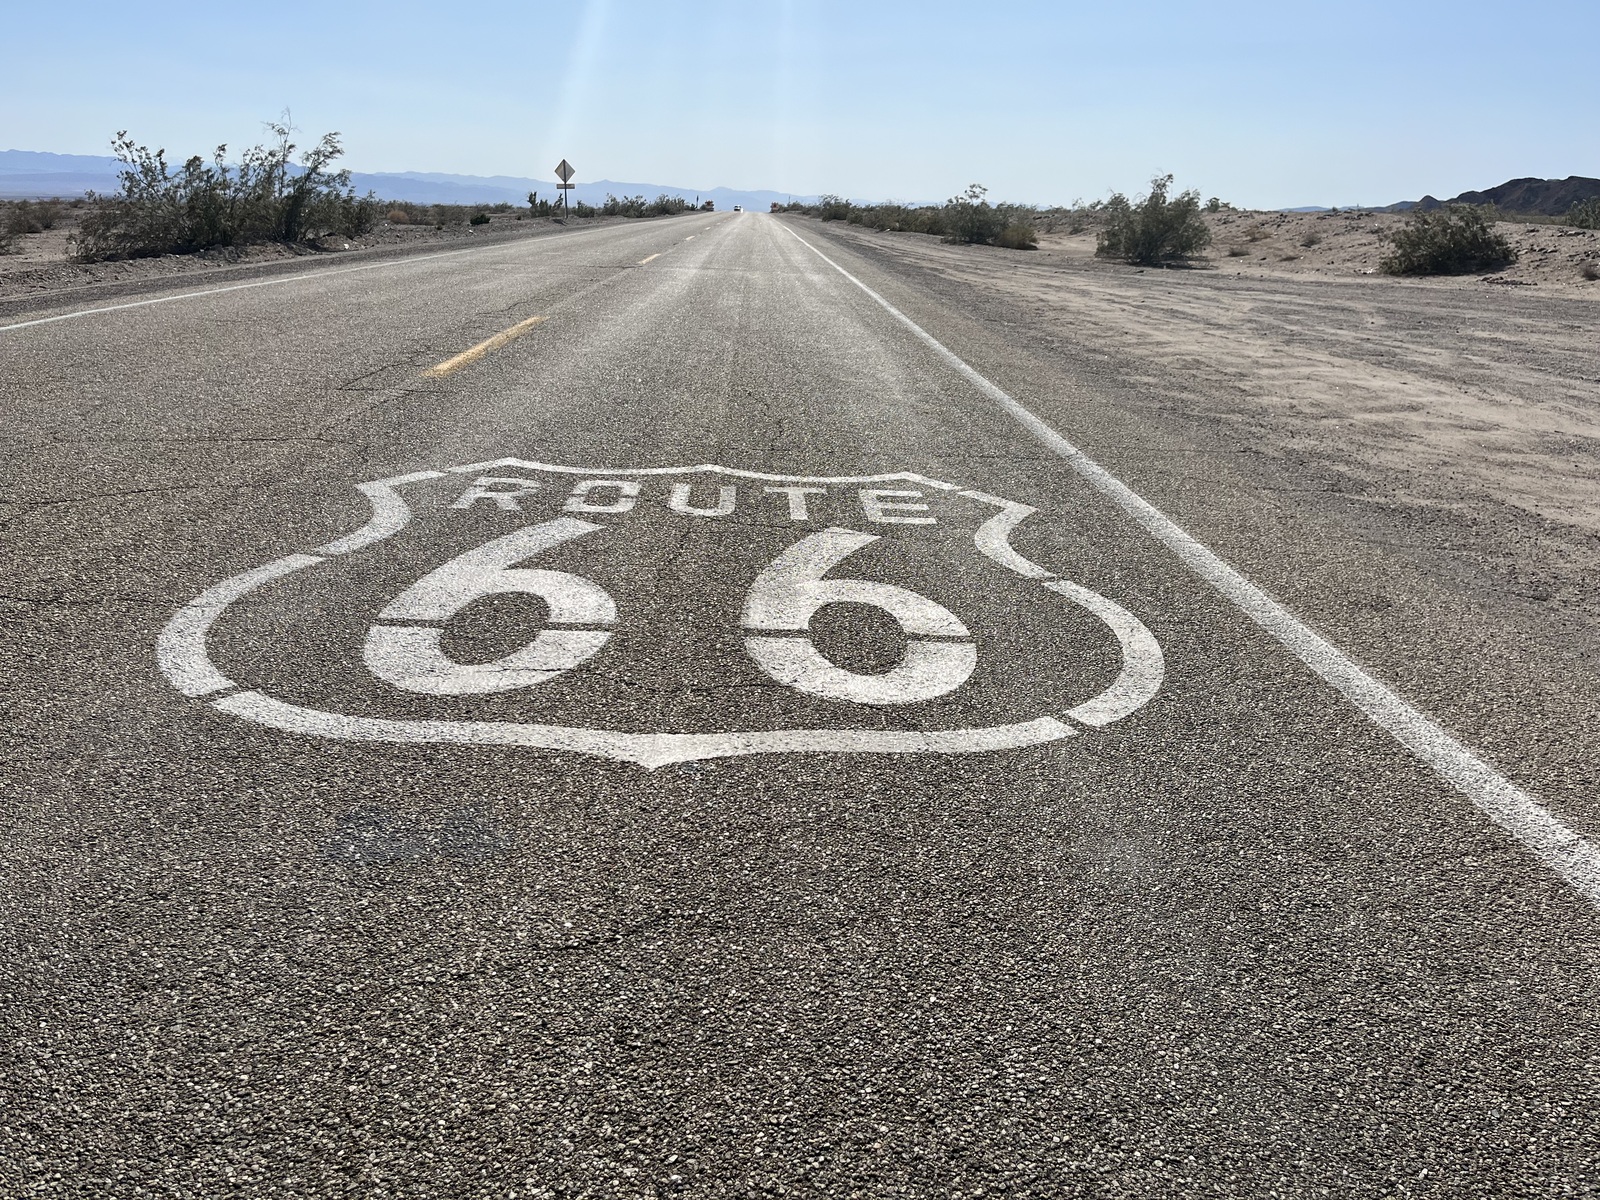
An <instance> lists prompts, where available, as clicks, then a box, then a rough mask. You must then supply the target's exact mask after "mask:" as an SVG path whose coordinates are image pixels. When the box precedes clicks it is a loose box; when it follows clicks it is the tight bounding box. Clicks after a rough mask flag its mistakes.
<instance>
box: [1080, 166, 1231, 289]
mask: <svg viewBox="0 0 1600 1200" xmlns="http://www.w3.org/2000/svg"><path fill="white" fill-rule="evenodd" d="M1171 187H1172V176H1171V175H1158V176H1157V177H1156V178H1154V179H1152V180H1151V181H1150V192H1149V194H1148V195H1146V196H1142V197H1140V198H1139V199H1138V200H1136V201H1130V200H1129V199H1128V198H1127V197H1126V196H1124V195H1123V194H1122V193H1121V192H1117V193H1114V194H1113V195H1112V197H1111V199H1110V200H1108V201H1106V225H1105V228H1104V229H1103V230H1101V232H1100V240H1099V244H1098V245H1097V246H1096V247H1095V251H1094V252H1095V254H1097V255H1098V256H1100V257H1101V258H1120V259H1122V260H1123V261H1124V262H1130V263H1134V264H1136V265H1138V266H1145V267H1153V266H1159V265H1160V264H1162V263H1168V262H1182V261H1185V260H1187V259H1189V258H1192V257H1194V256H1195V255H1196V254H1198V253H1199V252H1200V251H1202V250H1204V249H1205V248H1206V247H1207V246H1209V245H1210V244H1211V229H1210V227H1209V226H1208V225H1207V224H1206V222H1205V218H1204V217H1202V216H1201V215H1200V193H1199V192H1197V191H1195V190H1194V189H1192V188H1191V189H1190V190H1189V191H1186V192H1180V193H1179V194H1178V195H1177V196H1175V197H1173V198H1172V199H1171V200H1169V199H1167V192H1168V191H1169V190H1170V189H1171Z"/></svg>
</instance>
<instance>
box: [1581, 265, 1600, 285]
mask: <svg viewBox="0 0 1600 1200" xmlns="http://www.w3.org/2000/svg"><path fill="white" fill-rule="evenodd" d="M1578 273H1579V274H1580V275H1582V276H1583V277H1584V278H1585V279H1587V280H1588V281H1589V282H1590V283H1593V282H1594V281H1595V280H1597V279H1600V262H1586V263H1584V264H1583V266H1581V267H1579V268H1578Z"/></svg>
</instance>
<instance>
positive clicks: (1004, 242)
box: [994, 221, 1039, 250]
mask: <svg viewBox="0 0 1600 1200" xmlns="http://www.w3.org/2000/svg"><path fill="white" fill-rule="evenodd" d="M994 244H995V245H996V246H1003V247H1005V248H1006V249H1007V250H1037V249H1038V248H1039V235H1038V233H1037V232H1036V231H1035V230H1034V228H1033V225H1032V223H1031V222H1028V221H1014V222H1012V223H1010V224H1008V225H1006V226H1005V227H1004V228H1003V229H1001V230H1000V232H999V233H998V234H997V235H995V239H994Z"/></svg>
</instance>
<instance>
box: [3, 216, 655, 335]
mask: <svg viewBox="0 0 1600 1200" xmlns="http://www.w3.org/2000/svg"><path fill="white" fill-rule="evenodd" d="M84 211H85V210H83V209H75V208H71V207H63V208H62V209H61V211H60V217H59V219H58V220H57V222H56V224H55V226H54V228H51V229H47V230H45V231H44V232H43V233H36V234H28V235H25V236H23V237H19V238H18V239H17V240H16V242H15V243H14V244H13V246H12V250H11V252H10V253H9V254H0V314H7V313H12V312H17V311H25V310H26V309H27V308H29V307H30V306H40V305H43V304H49V303H55V302H59V301H77V300H92V299H99V298H104V297H107V296H118V295H126V294H135V293H139V292H147V291H156V290H160V289H161V288H166V287H171V286H173V285H179V286H182V285H186V284H193V285H197V286H200V285H204V284H211V283H226V282H229V281H231V280H234V279H240V278H250V277H253V276H257V275H263V274H271V273H274V272H276V271H281V270H306V269H310V268H314V267H315V266H317V265H321V264H335V263H337V264H348V263H351V262H358V261H366V260H372V259H380V258H389V257H394V256H398V255H406V254H423V253H428V252H431V251H439V250H456V249H465V248H468V247H472V246H484V245H497V244H501V243H504V242H510V241H520V240H525V239H527V238H536V237H547V236H550V235H552V234H557V233H561V232H563V231H566V230H571V229H579V228H590V227H593V226H597V225H612V224H616V223H618V222H619V221H625V220H627V219H628V218H625V217H588V218H579V217H569V218H565V219H564V220H561V221H557V220H552V219H549V218H531V217H527V218H523V219H521V220H519V219H518V217H517V214H515V213H490V214H488V216H489V223H488V224H486V225H480V226H476V227H475V226H471V225H467V224H464V223H463V224H452V225H446V226H444V227H443V228H436V227H435V226H432V225H396V224H391V223H390V222H388V221H380V222H379V223H378V225H377V227H376V228H374V229H373V230H372V231H371V232H370V233H368V234H366V235H365V236H363V237H360V238H334V237H330V238H323V239H321V240H320V241H318V242H316V243H313V244H308V245H305V246H286V245H280V244H272V245H265V246H246V247H239V248H229V249H219V250H209V251H205V252H203V253H200V254H165V255H162V256H160V257H158V258H135V259H123V260H119V261H113V262H96V263H80V262H74V261H73V260H72V258H71V252H72V244H71V243H72V238H73V236H74V235H75V233H76V231H77V226H78V219H79V217H80V216H81V215H82V213H83V212H84Z"/></svg>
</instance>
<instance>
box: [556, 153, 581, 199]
mask: <svg viewBox="0 0 1600 1200" xmlns="http://www.w3.org/2000/svg"><path fill="white" fill-rule="evenodd" d="M576 174H577V172H576V171H574V170H573V169H572V164H571V163H569V162H568V161H567V160H566V159H564V158H563V159H562V160H561V161H560V163H558V164H557V165H556V178H557V179H559V180H560V181H561V182H560V183H558V184H556V187H557V188H559V189H560V190H561V207H562V209H563V211H571V207H572V206H571V205H570V204H569V203H568V201H567V193H568V192H569V191H571V190H572V188H573V187H574V186H575V185H574V184H573V182H572V177H573V176H574V175H576Z"/></svg>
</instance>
